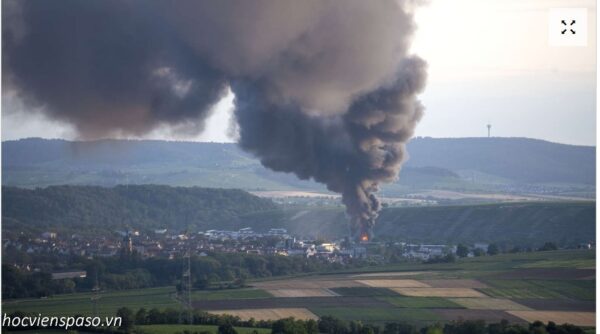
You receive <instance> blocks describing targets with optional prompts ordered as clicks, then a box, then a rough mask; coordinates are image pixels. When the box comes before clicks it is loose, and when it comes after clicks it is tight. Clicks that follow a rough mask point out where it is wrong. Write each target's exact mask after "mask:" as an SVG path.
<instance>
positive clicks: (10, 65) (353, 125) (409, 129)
mask: <svg viewBox="0 0 600 334" xmlns="http://www.w3.org/2000/svg"><path fill="white" fill-rule="evenodd" d="M413 4H414V2H413V1H396V0H390V1H363V0H349V1H320V0H319V1H316V0H315V1H268V0H257V1H243V0H239V1H234V0H225V1H224V0H221V1H197V0H178V1H155V2H154V1H141V0H118V1H113V0H102V1H94V0H92V1H79V0H63V1H56V2H53V1H44V0H25V1H3V2H2V6H3V8H2V19H3V27H2V34H3V63H2V69H3V71H4V76H3V78H2V80H3V85H4V88H3V94H4V93H6V92H10V93H11V94H16V95H17V96H18V97H19V98H20V99H21V100H23V101H24V102H25V103H26V104H28V105H29V106H31V107H41V108H42V109H43V110H44V112H45V113H46V114H47V115H48V116H50V117H53V118H55V119H59V120H63V121H66V122H69V123H71V124H73V125H74V126H75V128H76V129H77V130H78V131H79V133H80V134H81V136H82V137H85V138H97V137H103V136H111V135H123V134H126V135H129V134H133V135H141V134H144V133H146V132H148V131H150V130H152V129H154V128H156V127H158V126H161V125H171V126H174V127H178V126H179V127H181V126H187V127H189V125H190V124H191V125H193V126H192V129H191V130H196V131H199V130H201V129H202V127H203V120H204V119H205V118H206V117H207V113H208V110H210V108H209V107H210V106H211V105H213V104H214V103H215V102H216V101H218V100H219V99H220V98H221V97H222V96H223V94H224V93H225V92H226V91H227V88H228V87H231V89H232V91H233V92H234V94H235V107H236V109H235V116H236V120H237V123H238V131H239V143H240V145H241V146H242V147H243V148H244V149H246V150H248V151H250V152H252V153H254V154H255V155H257V156H258V157H259V158H260V159H261V162H262V163H263V164H264V165H265V166H267V167H269V168H271V169H273V170H276V171H284V172H292V173H294V174H296V175H297V176H298V177H300V178H302V179H309V178H313V179H315V180H316V181H318V182H321V183H324V184H326V185H327V187H328V188H329V189H330V190H332V191H335V192H338V193H341V194H342V197H343V201H344V204H345V205H346V207H347V212H348V214H349V215H350V216H351V217H352V221H353V230H354V231H355V232H356V233H358V232H360V233H365V232H368V230H369V229H370V226H371V225H372V224H373V222H374V220H375V218H376V216H377V212H378V211H379V202H378V200H377V199H376V197H375V196H374V195H373V193H374V192H375V191H376V190H377V187H378V185H379V183H381V182H389V181H392V180H394V178H395V177H396V176H397V174H398V172H399V169H400V166H401V163H402V161H403V159H404V158H405V152H404V147H405V143H406V141H407V140H408V139H409V138H410V137H411V136H412V134H413V130H414V128H415V126H416V123H417V122H418V121H419V119H420V117H421V115H422V107H421V106H420V104H419V103H418V101H417V100H416V97H415V96H416V94H417V93H419V92H420V91H421V90H422V89H423V87H424V84H425V77H426V75H425V63H424V62H423V61H422V60H420V59H419V58H417V57H415V56H410V55H408V48H409V43H410V39H411V37H412V35H413V32H414V29H415V27H414V21H413V17H412V14H411V11H410V7H412V5H413Z"/></svg>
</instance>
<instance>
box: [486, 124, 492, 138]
mask: <svg viewBox="0 0 600 334" xmlns="http://www.w3.org/2000/svg"><path fill="white" fill-rule="evenodd" d="M487 128H488V138H490V131H491V130H492V125H491V124H488V125H487Z"/></svg>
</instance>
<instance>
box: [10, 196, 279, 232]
mask: <svg viewBox="0 0 600 334" xmlns="http://www.w3.org/2000/svg"><path fill="white" fill-rule="evenodd" d="M276 209H277V206H276V205H275V204H274V203H273V202H271V201H270V200H266V199H262V198H259V197H256V196H253V195H250V194H249V193H247V192H245V191H241V190H235V189H206V188H197V187H187V188H183V187H179V188H174V187H169V186H156V185H145V186H117V187H113V188H104V187H93V186H53V187H48V188H43V189H42V188H38V189H35V190H28V189H20V188H13V187H3V188H2V222H3V231H7V230H8V231H11V230H16V229H38V230H41V229H47V228H61V229H73V230H80V231H79V232H80V233H81V232H86V231H87V232H91V231H93V230H105V231H106V230H114V229H124V228H126V227H131V228H142V229H156V228H174V229H178V230H184V229H186V228H187V227H188V226H189V227H191V228H196V229H197V228H209V227H210V228H217V227H222V228H225V227H228V226H231V225H232V224H233V223H235V221H236V220H237V219H239V218H238V217H239V216H241V215H243V214H248V213H251V212H257V211H258V212H264V211H271V210H276Z"/></svg>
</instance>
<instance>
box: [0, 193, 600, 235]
mask: <svg viewBox="0 0 600 334" xmlns="http://www.w3.org/2000/svg"><path fill="white" fill-rule="evenodd" d="M2 206H3V212H2V222H3V227H4V230H3V231H5V232H6V231H16V230H28V229H35V230H44V229H48V228H67V229H77V230H83V231H94V230H104V231H106V230H114V229H123V228H125V227H126V226H129V227H131V228H139V229H155V228H174V229H178V230H183V229H185V228H187V227H191V228H193V229H196V230H207V229H213V228H215V229H239V228H242V227H253V228H254V229H255V230H257V231H266V230H268V229H269V228H273V227H285V228H287V229H288V230H289V231H290V232H291V233H293V234H294V235H298V236H306V237H311V238H314V237H320V236H322V237H327V238H339V237H344V236H346V235H347V234H348V228H347V218H346V215H345V213H344V210H343V208H342V207H341V206H339V207H332V208H306V209H302V208H295V209H284V208H282V207H280V206H278V205H276V204H274V203H273V202H271V201H270V200H266V199H261V198H259V197H256V196H253V195H250V194H248V193H246V192H244V191H241V190H224V189H204V188H197V187H191V188H183V187H168V186H150V185H148V186H117V187H113V188H103V187H91V186H55V187H48V188H45V189H35V190H26V189H19V188H12V187H3V189H2ZM595 214H596V208H595V203H593V202H565V203H550V202H540V203H502V204H487V205H462V206H429V207H408V208H387V209H384V210H383V211H382V212H381V215H380V217H379V219H378V222H377V225H376V227H375V230H374V232H375V235H376V236H378V237H379V238H380V239H389V240H400V241H407V242H428V243H458V242H467V243H473V242H502V243H507V244H516V245H528V246H531V245H540V244H543V243H544V242H546V241H554V242H556V243H558V244H560V245H576V244H578V243H582V242H590V241H593V240H594V236H595Z"/></svg>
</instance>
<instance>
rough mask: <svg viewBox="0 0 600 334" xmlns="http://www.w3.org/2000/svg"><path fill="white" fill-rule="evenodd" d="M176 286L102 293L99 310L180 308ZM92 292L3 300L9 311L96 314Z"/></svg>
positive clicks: (108, 312) (4, 308)
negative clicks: (175, 295) (176, 298)
mask: <svg viewBox="0 0 600 334" xmlns="http://www.w3.org/2000/svg"><path fill="white" fill-rule="evenodd" d="M174 294H175V288H174V287H162V288H149V289H139V290H125V291H112V292H103V293H100V294H99V296H100V298H99V299H98V300H97V310H98V315H100V316H111V315H115V313H116V312H117V309H119V308H120V307H123V306H127V307H129V308H131V309H134V310H137V309H139V308H142V307H144V308H146V309H151V308H154V307H156V308H158V309H166V308H179V307H180V304H179V303H178V302H177V301H176V300H175V298H174ZM92 296H93V295H92V294H91V293H75V294H66V295H57V296H53V297H49V298H45V299H19V300H11V301H4V302H3V303H2V311H3V312H5V313H10V312H13V311H17V310H19V311H23V312H28V313H42V314H43V315H48V316H51V315H74V314H81V315H94V307H93V304H92V300H91V298H92Z"/></svg>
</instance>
